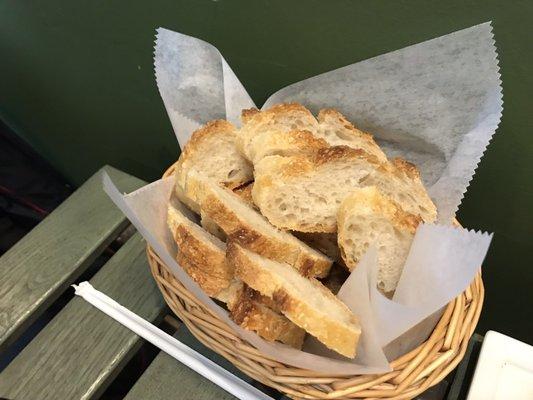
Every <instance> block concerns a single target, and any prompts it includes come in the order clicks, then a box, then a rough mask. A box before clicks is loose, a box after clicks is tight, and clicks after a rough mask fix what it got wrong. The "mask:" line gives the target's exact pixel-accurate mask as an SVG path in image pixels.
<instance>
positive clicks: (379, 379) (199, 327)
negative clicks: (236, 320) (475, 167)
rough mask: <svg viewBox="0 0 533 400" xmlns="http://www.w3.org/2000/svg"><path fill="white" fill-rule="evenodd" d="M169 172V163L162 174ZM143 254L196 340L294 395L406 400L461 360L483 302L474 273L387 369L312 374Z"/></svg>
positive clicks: (480, 285)
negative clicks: (422, 337)
mask: <svg viewBox="0 0 533 400" xmlns="http://www.w3.org/2000/svg"><path fill="white" fill-rule="evenodd" d="M173 172H174V168H173V166H172V167H171V168H169V169H168V170H167V171H166V173H165V175H164V177H167V176H170V175H171V174H172V173H173ZM147 256H148V262H149V264H150V268H151V271H152V274H153V276H154V278H155V280H156V282H157V284H158V286H159V288H160V290H161V292H162V294H163V297H164V298H165V301H166V302H167V304H168V305H169V307H170V308H171V309H172V311H173V312H174V313H175V314H176V315H177V316H178V317H179V318H180V320H181V321H183V323H184V324H185V325H186V326H187V327H188V328H189V330H190V331H191V333H192V334H193V335H194V336H195V337H196V338H197V339H198V340H199V341H200V342H202V343H203V344H204V345H206V346H207V347H209V348H210V349H212V350H213V351H215V352H217V353H219V354H220V355H222V356H223V357H225V358H226V359H228V360H229V361H230V362H231V363H233V364H234V365H235V366H236V367H237V368H239V369H240V370H241V371H243V372H244V373H246V374H247V375H249V376H250V377H252V378H254V379H255V380H257V381H259V382H262V383H263V384H265V385H268V386H270V387H273V388H275V389H277V390H279V391H280V392H282V393H285V394H287V395H288V396H289V397H291V398H294V399H353V398H361V399H395V400H400V399H411V398H413V397H415V396H416V395H418V394H420V393H422V392H423V391H425V390H426V389H428V388H429V387H431V386H433V385H436V384H437V383H439V382H440V381H441V380H442V379H443V378H444V377H445V376H446V375H448V374H449V373H450V372H451V371H452V370H453V369H454V368H455V367H456V366H457V364H458V363H459V362H460V361H461V359H462V358H463V356H464V353H465V351H466V347H467V345H468V341H469V339H470V337H471V336H472V334H473V332H474V329H475V327H476V324H477V322H478V319H479V315H480V313H481V308H482V305H483V296H484V288H483V282H482V280H481V274H480V273H478V274H477V275H476V278H475V279H474V281H473V282H472V283H471V284H470V286H469V287H468V288H467V289H466V290H465V291H464V292H463V293H462V294H461V295H459V296H458V297H457V298H455V299H454V300H452V301H451V302H450V303H449V304H448V305H447V306H446V309H445V311H444V314H443V315H442V317H441V319H440V321H439V322H438V324H437V326H436V327H435V329H434V330H433V333H432V334H431V336H430V337H429V338H428V339H427V340H426V341H425V342H424V343H422V344H421V345H420V346H418V347H417V348H416V349H414V350H412V351H410V352H409V353H407V354H405V355H403V356H401V357H400V358H398V359H396V360H394V361H392V362H391V368H392V371H391V372H388V373H384V374H374V375H355V376H354V375H348V376H346V375H344V376H342V375H331V374H325V373H317V372H314V371H310V370H305V369H300V368H295V367H292V366H290V365H286V364H283V363H280V362H278V361H275V360H272V359H270V358H268V357H266V356H265V355H263V354H262V353H260V352H259V351H258V350H257V349H256V348H255V347H253V346H252V345H250V344H249V343H248V342H246V341H245V340H243V339H241V338H240V337H239V336H237V334H236V333H235V332H234V331H233V330H232V329H231V328H230V327H229V326H228V325H227V324H225V323H224V322H222V321H221V320H220V319H219V318H218V317H217V316H216V314H214V313H213V312H212V311H210V310H209V309H208V308H207V307H205V306H204V305H203V304H202V303H201V302H200V301H199V300H198V299H197V298H196V297H194V296H193V295H192V294H191V293H190V292H189V291H188V290H187V289H186V288H185V287H184V286H183V285H182V284H181V283H180V282H179V281H178V280H176V279H175V278H174V276H173V275H172V273H171V272H170V271H169V269H168V267H167V266H166V265H165V264H164V263H163V262H162V261H161V259H160V258H159V257H158V256H157V254H156V253H155V252H154V251H153V249H152V248H151V247H150V246H148V247H147Z"/></svg>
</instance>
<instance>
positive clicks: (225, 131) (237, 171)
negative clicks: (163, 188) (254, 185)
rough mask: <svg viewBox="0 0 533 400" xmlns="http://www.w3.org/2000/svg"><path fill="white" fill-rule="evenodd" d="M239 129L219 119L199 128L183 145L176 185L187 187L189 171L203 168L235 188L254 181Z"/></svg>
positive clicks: (222, 182)
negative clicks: (240, 143)
mask: <svg viewBox="0 0 533 400" xmlns="http://www.w3.org/2000/svg"><path fill="white" fill-rule="evenodd" d="M236 141H237V133H236V128H235V127H234V126H233V125H232V124H231V123H229V122H228V121H225V120H215V121H211V122H208V123H207V124H206V125H204V126H203V127H201V128H200V129H198V130H196V131H195V132H194V133H193V134H192V136H191V138H190V139H189V141H188V142H187V144H186V145H185V147H184V148H183V150H182V152H181V154H180V157H179V159H178V163H177V165H176V172H175V174H176V185H177V186H178V187H180V188H182V189H183V188H185V181H186V176H187V173H188V172H189V171H190V170H192V169H198V170H201V171H202V173H204V174H206V175H208V176H209V177H210V178H211V179H214V180H215V181H217V183H221V184H223V185H224V186H226V187H228V188H230V189H233V188H235V187H239V186H241V185H243V184H245V183H246V182H249V181H251V180H253V170H252V166H251V165H250V164H249V163H248V161H246V159H245V158H244V157H242V156H241V155H240V153H239V152H238V150H237V147H236Z"/></svg>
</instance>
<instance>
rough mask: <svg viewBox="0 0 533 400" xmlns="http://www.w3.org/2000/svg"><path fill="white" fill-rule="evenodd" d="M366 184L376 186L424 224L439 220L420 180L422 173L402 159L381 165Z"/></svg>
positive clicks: (435, 209) (395, 159)
mask: <svg viewBox="0 0 533 400" xmlns="http://www.w3.org/2000/svg"><path fill="white" fill-rule="evenodd" d="M364 184H365V186H376V187H377V188H378V189H379V190H380V191H381V192H382V193H383V194H385V195H386V196H387V197H389V198H391V199H392V200H393V201H395V202H396V203H397V204H398V205H399V206H400V207H401V208H402V209H403V210H404V211H406V212H408V213H410V214H414V215H417V216H419V217H420V218H422V220H423V221H424V222H427V223H430V222H435V220H436V219H437V207H435V204H433V201H431V198H430V197H429V195H428V193H427V191H426V188H425V187H424V184H423V183H422V180H421V179H420V172H418V169H417V168H416V166H415V165H413V164H411V163H410V162H407V161H405V160H404V159H402V158H394V159H393V160H391V162H389V163H383V164H381V165H380V167H379V168H378V170H377V171H376V172H375V173H373V174H371V175H370V176H369V177H368V179H366V180H365V182H364Z"/></svg>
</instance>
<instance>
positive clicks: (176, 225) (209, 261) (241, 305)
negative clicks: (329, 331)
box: [167, 204, 305, 348]
mask: <svg viewBox="0 0 533 400" xmlns="http://www.w3.org/2000/svg"><path fill="white" fill-rule="evenodd" d="M181 211H183V207H181V210H180V205H178V204H174V205H170V206H169V208H168V215H167V221H168V225H169V227H170V230H171V231H172V234H173V236H174V239H175V240H176V243H177V244H178V246H179V250H178V254H177V256H176V261H177V262H178V264H179V265H180V266H181V267H182V268H183V269H184V270H185V272H187V274H188V275H189V276H190V277H191V278H192V279H193V280H194V281H195V282H196V283H197V284H198V286H200V288H201V289H202V290H203V291H204V292H205V293H206V294H207V295H208V296H210V297H214V298H216V299H218V300H221V301H224V302H225V303H227V304H228V309H229V310H230V316H231V317H232V319H234V321H235V322H236V323H237V324H239V325H240V326H242V327H243V328H245V329H248V330H252V331H255V332H257V334H258V335H259V336H261V337H262V338H264V339H266V340H279V341H280V342H282V343H286V344H288V345H291V346H294V347H296V348H301V346H302V343H303V337H304V336H305V332H304V331H303V330H302V329H300V328H299V327H297V326H296V325H294V324H293V323H292V322H290V321H289V320H288V319H287V318H286V317H284V316H283V315H281V314H279V312H276V310H275V309H270V308H269V305H273V303H272V302H271V301H270V299H268V298H263V297H262V296H260V295H259V294H256V295H254V294H253V293H252V292H251V291H250V290H249V289H246V287H244V286H243V284H242V282H241V281H240V280H235V278H234V274H233V266H232V265H231V264H229V263H228V262H227V261H226V244H225V243H223V242H221V241H220V240H218V239H217V238H216V237H214V236H212V235H210V234H209V233H208V232H206V231H204V230H203V229H202V228H201V227H199V226H198V225H196V224H195V223H194V222H193V221H191V220H190V219H189V218H188V217H187V216H186V215H185V214H184V213H183V212H181Z"/></svg>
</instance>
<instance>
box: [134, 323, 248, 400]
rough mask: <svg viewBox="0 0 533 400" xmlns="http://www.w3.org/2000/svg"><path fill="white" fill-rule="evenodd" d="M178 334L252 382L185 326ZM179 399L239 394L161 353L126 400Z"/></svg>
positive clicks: (224, 397) (200, 399) (222, 399)
mask: <svg viewBox="0 0 533 400" xmlns="http://www.w3.org/2000/svg"><path fill="white" fill-rule="evenodd" d="M175 337H176V338H177V339H178V340H179V341H181V342H182V343H185V344H186V345H187V346H189V347H191V348H193V349H194V350H196V351H198V352H199V353H201V354H203V355H204V356H206V357H207V358H209V359H210V360H211V361H214V362H216V363H217V364H218V365H220V366H222V367H224V368H225V369H226V370H228V371H230V372H231V373H233V374H235V375H237V376H239V377H240V378H241V379H244V380H246V381H247V382H252V379H251V378H249V377H247V376H246V375H244V374H242V373H241V372H240V371H239V370H238V369H237V368H235V367H234V366H233V365H232V364H231V363H230V362H228V361H227V360H226V359H225V358H224V357H222V356H220V355H218V354H216V353H215V352H213V351H212V350H210V349H208V348H207V347H205V346H204V345H202V344H201V343H200V342H198V340H196V338H194V336H192V334H191V333H190V332H189V330H188V329H187V328H186V327H185V326H184V325H181V326H180V327H179V329H178V331H177V332H176V335H175ZM178 398H179V399H195V400H211V399H220V400H229V399H232V400H233V399H235V398H236V397H234V396H232V395H231V394H229V393H228V392H226V391H225V390H223V389H221V388H220V387H218V386H217V385H215V384H214V383H212V382H210V381H209V380H207V379H205V378H204V377H203V376H201V375H199V374H197V373H196V372H194V371H193V370H192V369H190V368H188V367H186V366H185V365H183V364H181V363H180V362H179V361H177V360H175V359H174V358H172V357H171V356H169V355H168V354H166V353H164V352H160V353H159V354H158V355H157V357H156V358H155V359H154V361H152V363H151V364H150V366H149V367H148V368H147V369H146V371H144V373H143V375H142V376H141V377H140V378H139V380H138V381H137V382H136V383H135V385H134V386H133V388H132V389H131V390H130V391H129V393H128V394H127V396H126V397H125V399H124V400H145V399H150V400H168V399H178Z"/></svg>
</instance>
